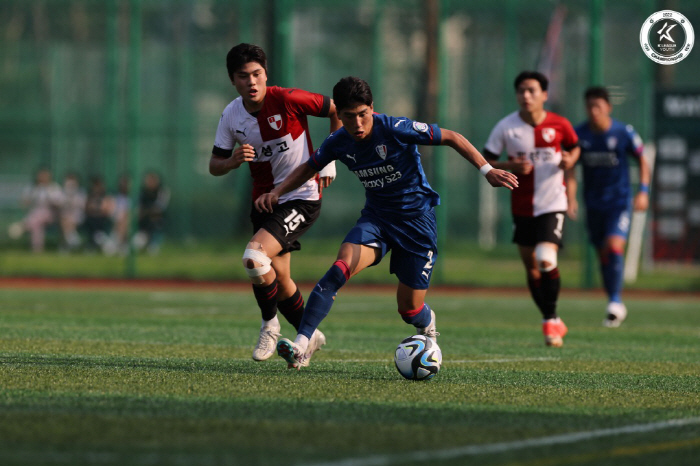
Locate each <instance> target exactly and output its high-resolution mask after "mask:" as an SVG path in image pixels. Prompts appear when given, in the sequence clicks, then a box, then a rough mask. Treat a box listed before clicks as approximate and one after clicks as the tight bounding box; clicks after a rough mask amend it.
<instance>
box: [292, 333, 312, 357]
mask: <svg viewBox="0 0 700 466" xmlns="http://www.w3.org/2000/svg"><path fill="white" fill-rule="evenodd" d="M294 343H296V344H297V345H299V347H300V348H301V349H302V350H303V351H304V353H306V348H308V347H309V339H308V337H307V336H306V335H301V334H299V335H297V338H296V340H294Z"/></svg>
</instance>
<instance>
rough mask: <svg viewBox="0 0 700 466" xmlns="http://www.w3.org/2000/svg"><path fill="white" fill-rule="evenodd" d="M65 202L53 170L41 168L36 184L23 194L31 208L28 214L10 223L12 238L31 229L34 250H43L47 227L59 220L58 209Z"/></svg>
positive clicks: (25, 204) (23, 201) (35, 180)
mask: <svg viewBox="0 0 700 466" xmlns="http://www.w3.org/2000/svg"><path fill="white" fill-rule="evenodd" d="M62 202H63V193H62V191H61V187H60V186H59V185H58V183H56V182H55V181H53V176H52V174H51V170H49V169H48V168H41V169H39V170H38V171H37V173H36V175H35V178H34V184H33V185H32V186H28V187H27V188H26V189H25V191H24V193H23V194H22V204H23V206H25V207H27V208H29V212H28V213H27V216H26V217H25V218H24V219H23V220H22V221H21V222H17V223H14V224H12V225H10V228H9V231H8V233H9V235H10V237H11V238H15V239H17V238H19V237H21V236H22V234H23V233H24V232H25V231H29V235H30V237H31V244H32V251H33V252H42V251H43V250H44V242H45V238H46V227H48V226H49V225H51V224H55V223H56V222H57V220H58V211H59V209H60V207H61V204H62Z"/></svg>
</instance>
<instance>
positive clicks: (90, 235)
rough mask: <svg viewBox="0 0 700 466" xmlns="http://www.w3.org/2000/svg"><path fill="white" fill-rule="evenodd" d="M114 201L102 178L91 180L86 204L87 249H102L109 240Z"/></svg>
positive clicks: (84, 225)
mask: <svg viewBox="0 0 700 466" xmlns="http://www.w3.org/2000/svg"><path fill="white" fill-rule="evenodd" d="M113 202H114V200H113V199H112V198H111V197H110V196H108V195H107V188H106V187H105V183H104V180H103V179H102V177H100V176H92V177H91V178H90V186H89V187H88V192H87V200H86V202H85V222H84V223H83V227H84V229H85V234H86V236H87V249H88V250H95V249H101V248H102V246H103V245H104V244H105V242H106V241H107V240H108V238H109V232H110V230H111V228H112V217H111V215H110V212H111V211H112V210H113Z"/></svg>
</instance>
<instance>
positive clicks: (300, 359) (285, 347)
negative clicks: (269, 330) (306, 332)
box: [277, 338, 309, 370]
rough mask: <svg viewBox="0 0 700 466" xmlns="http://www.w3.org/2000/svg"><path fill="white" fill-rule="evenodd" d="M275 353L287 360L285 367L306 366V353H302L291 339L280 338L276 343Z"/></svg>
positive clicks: (297, 367) (298, 367)
mask: <svg viewBox="0 0 700 466" xmlns="http://www.w3.org/2000/svg"><path fill="white" fill-rule="evenodd" d="M277 354H279V355H280V357H281V358H283V359H284V360H285V361H287V369H297V370H299V369H300V368H301V367H303V366H304V367H305V366H308V365H309V363H308V362H307V361H306V355H305V354H303V353H302V351H301V347H300V346H299V345H297V344H296V343H294V342H293V341H291V340H288V339H286V338H282V339H281V340H280V341H279V343H277Z"/></svg>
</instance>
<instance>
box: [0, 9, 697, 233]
mask: <svg viewBox="0 0 700 466" xmlns="http://www.w3.org/2000/svg"><path fill="white" fill-rule="evenodd" d="M664 8H673V9H675V10H678V11H680V12H682V13H683V14H684V15H685V16H686V17H688V19H689V20H690V21H691V22H692V23H693V24H695V25H696V27H699V28H700V3H698V2H695V1H692V0H675V1H669V2H655V1H652V0H617V1H604V0H572V1H562V2H555V1H546V0H538V1H530V2H521V1H517V0H488V1H485V0H474V1H457V0H452V1H449V0H442V1H436V0H433V1H418V0H388V1H380V0H364V1H360V0H353V1H347V0H334V1H321V0H318V1H314V0H306V1H304V0H267V1H241V0H238V1H234V0H208V1H204V0H203V1H195V0H173V1H165V0H104V1H98V0H82V1H79V0H44V1H40V0H2V1H1V2H0V185H2V189H0V194H1V195H0V203H1V204H2V205H1V206H0V211H1V213H0V222H2V225H0V227H2V228H0V231H2V233H0V235H4V234H5V233H4V232H5V230H6V228H5V225H6V224H7V222H9V221H12V219H16V217H17V216H18V215H20V214H21V212H20V211H19V210H18V208H17V206H16V205H14V204H13V196H15V194H16V192H17V189H18V186H19V185H20V184H21V183H22V182H26V183H29V182H30V180H31V174H32V173H33V172H34V170H35V169H36V168H37V167H38V166H40V165H47V166H49V167H51V169H52V170H53V172H54V173H55V175H56V176H57V177H58V178H60V177H61V176H62V175H63V174H64V173H66V172H68V171H77V172H79V173H81V174H82V175H83V179H87V177H88V176H90V175H92V174H101V175H103V176H104V177H105V179H106V180H107V183H108V185H109V187H110V188H111V189H116V181H117V178H118V177H119V175H120V174H122V173H128V174H130V176H131V177H132V179H133V180H135V181H138V180H139V179H140V177H141V176H142V174H143V173H144V171H146V170H149V169H155V170H157V171H159V172H160V173H161V174H162V175H163V178H164V180H165V182H166V184H167V185H168V186H169V187H170V188H171V191H172V193H173V196H172V203H171V206H170V211H169V215H168V222H167V226H166V235H167V237H168V238H169V240H171V241H177V240H182V239H184V238H188V237H196V238H201V239H203V240H206V239H210V238H222V237H230V236H231V235H238V236H248V235H249V234H250V227H249V225H248V221H247V214H248V208H249V202H250V200H249V197H248V196H249V180H248V174H247V173H246V171H245V170H240V171H239V172H235V173H232V174H230V175H229V176H226V177H220V178H215V177H212V176H210V175H209V174H208V159H209V156H210V151H211V147H212V145H213V139H214V133H215V130H216V125H217V122H218V118H219V115H220V113H221V111H222V109H223V108H224V107H225V106H226V104H227V103H228V102H230V101H231V100H232V99H233V98H235V97H236V93H235V89H234V88H233V87H232V86H231V84H230V82H229V81H228V77H227V75H226V71H225V55H226V52H227V51H228V49H229V48H230V47H231V46H233V45H235V44H236V43H239V42H242V41H247V42H254V43H257V44H259V45H261V46H263V47H264V48H265V49H266V51H267V52H268V55H269V57H270V59H271V65H270V72H269V84H279V85H284V86H298V87H302V88H305V89H309V90H312V91H316V92H321V93H325V94H330V93H331V89H332V86H333V85H334V84H335V82H337V80H338V79H339V78H341V77H343V76H346V75H357V76H361V77H363V78H365V79H367V80H368V81H369V82H370V84H371V85H372V87H373V90H374V93H375V98H376V103H375V108H376V109H377V110H378V111H380V112H385V113H389V114H394V115H405V116H409V117H412V118H416V119H423V120H429V121H430V122H432V121H438V122H439V123H440V125H441V126H443V127H446V128H450V129H454V130H457V131H459V132H461V133H463V134H464V135H465V136H466V137H467V138H468V139H470V140H471V141H472V142H473V143H474V144H475V145H476V146H477V147H482V146H483V144H484V142H485V140H486V137H487V136H488V133H489V131H490V129H491V128H492V126H493V125H494V124H495V123H496V121H498V120H499V119H500V118H501V117H503V116H504V115H505V114H506V113H509V112H511V111H513V110H514V109H515V108H516V107H515V99H514V93H513V89H512V81H513V78H514V77H515V75H516V74H517V72H519V71H520V70H522V69H537V68H539V69H542V70H544V71H545V72H547V73H548V74H549V75H550V78H551V79H552V89H551V91H550V103H549V108H551V109H552V110H555V111H558V112H560V113H562V114H564V115H565V116H567V117H569V118H570V119H571V120H572V121H573V122H574V123H575V122H578V121H580V120H581V119H582V118H583V117H584V113H583V104H582V99H581V94H582V92H583V90H584V88H585V87H586V86H587V85H589V84H591V83H602V84H605V85H607V86H610V88H611V89H612V91H613V95H614V99H615V100H614V104H615V115H616V116H617V117H619V118H620V119H623V120H626V121H628V122H630V123H632V124H634V125H635V126H636V127H637V128H638V130H639V131H640V133H641V134H642V136H643V137H644V138H645V139H647V140H648V139H650V138H651V133H652V130H653V128H652V127H651V121H652V120H651V118H652V108H651V106H652V95H653V91H654V90H655V89H656V88H660V87H663V88H668V87H684V86H689V85H694V84H697V76H700V50H694V51H693V52H692V53H691V56H690V57H689V58H688V59H686V60H684V61H683V62H681V63H679V64H677V65H674V66H672V67H664V66H661V65H657V64H655V63H652V62H651V61H650V60H649V59H647V58H646V56H645V55H644V54H643V53H642V50H641V48H640V45H639V31H640V28H641V25H642V23H643V21H644V20H645V19H646V18H647V17H648V16H649V15H650V14H651V13H653V12H654V11H657V10H660V9H664ZM311 131H312V136H313V140H314V143H315V145H318V144H319V143H320V142H321V141H322V140H323V138H324V137H325V133H326V132H327V122H326V121H312V122H311ZM424 153H425V155H426V157H425V165H426V168H427V171H428V174H429V177H430V179H431V182H432V183H433V184H434V185H435V186H436V188H437V189H438V191H440V193H441V195H442V196H443V199H444V203H443V206H442V207H440V221H441V224H442V228H443V234H442V238H443V240H444V239H450V240H452V239H457V240H464V241H477V240H478V239H479V236H480V220H479V219H480V205H482V204H484V199H483V196H484V194H483V193H481V191H480V185H482V184H483V180H482V179H481V178H480V177H479V175H478V172H477V171H476V170H474V169H473V168H471V167H470V166H468V164H466V163H465V162H464V161H463V160H462V159H461V158H460V157H459V156H457V155H456V154H454V153H452V152H450V151H449V150H434V151H433V150H430V149H426V150H425V151H424ZM340 168H341V169H340V170H339V177H338V180H337V181H336V183H335V184H334V185H333V186H332V188H331V189H329V190H328V191H327V192H326V196H325V201H324V214H323V215H322V217H321V220H320V221H319V222H318V224H317V226H315V227H314V229H312V231H311V232H310V234H309V235H310V236H311V237H318V236H331V235H341V234H343V233H344V232H345V230H346V229H347V227H348V225H350V223H351V222H352V221H354V219H355V217H356V216H357V213H358V211H359V210H360V208H361V206H362V204H363V192H362V190H361V189H360V187H359V185H358V184H357V182H356V181H355V180H354V179H353V177H350V176H348V174H347V173H346V172H344V171H343V169H342V167H340ZM501 191H502V192H497V193H496V196H495V200H494V199H491V200H490V201H489V202H491V203H494V202H495V205H496V208H497V216H496V227H495V240H496V241H497V242H508V241H509V234H510V215H509V209H508V202H509V199H508V193H507V192H505V190H501ZM482 209H483V208H482ZM481 213H482V214H483V212H481ZM483 222H484V220H483V216H482V220H481V223H483ZM482 226H483V225H482ZM0 237H2V236H0ZM570 238H571V241H573V242H574V243H576V242H579V241H580V240H581V235H580V231H578V229H572V230H571V235H570Z"/></svg>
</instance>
